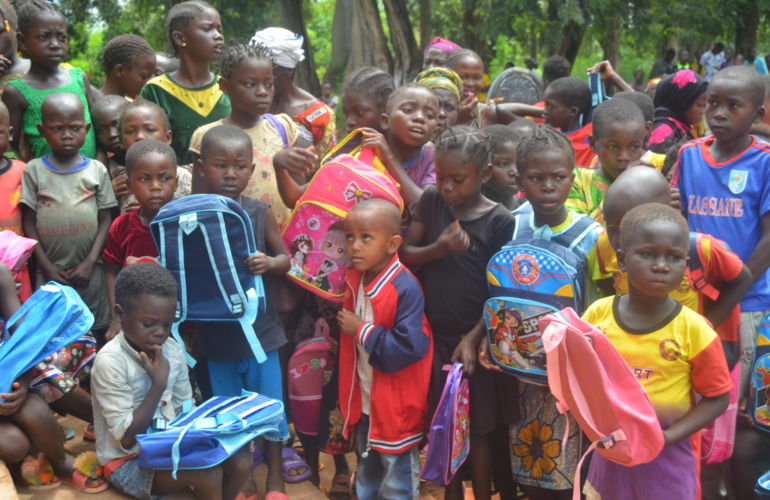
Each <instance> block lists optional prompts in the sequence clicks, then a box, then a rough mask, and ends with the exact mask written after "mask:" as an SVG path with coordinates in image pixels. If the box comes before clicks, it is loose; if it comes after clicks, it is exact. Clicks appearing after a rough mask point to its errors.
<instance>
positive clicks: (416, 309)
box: [337, 199, 433, 500]
mask: <svg viewBox="0 0 770 500" xmlns="http://www.w3.org/2000/svg"><path fill="white" fill-rule="evenodd" d="M400 228H401V213H400V212H399V210H398V208H397V207H396V206H395V205H393V204H392V203H390V202H388V201H385V200H379V199H372V200H368V201H364V202H362V203H359V204H357V205H355V206H354V207H353V208H352V209H351V210H350V212H348V216H347V217H346V219H345V236H346V239H347V243H346V254H347V256H348V257H349V258H350V260H351V262H352V264H353V270H351V271H350V273H349V274H348V275H347V278H346V281H347V284H348V288H347V291H346V293H345V306H344V309H343V310H341V311H340V312H339V313H338V314H337V321H338V323H339V325H340V330H341V331H342V332H343V334H344V335H341V336H340V365H339V388H340V410H341V411H342V414H343V415H346V418H345V426H344V429H343V433H344V434H345V436H346V437H347V436H348V435H349V434H350V433H351V432H352V430H353V429H354V428H356V425H357V428H356V452H357V454H358V457H359V460H358V471H357V473H356V494H357V496H358V498H359V499H360V500H373V499H377V498H417V497H418V496H419V491H418V487H419V483H420V477H419V475H420V465H419V464H420V457H419V445H420V442H421V441H422V438H423V432H424V429H425V427H426V420H425V419H426V417H427V409H428V402H427V399H428V385H429V381H430V371H431V362H432V359H433V335H432V332H431V329H430V325H429V324H428V320H427V318H426V317H425V312H424V309H425V307H424V300H423V295H422V289H421V288H420V284H419V283H418V281H417V279H416V278H415V277H414V276H413V275H412V274H411V273H410V272H409V271H408V270H407V269H406V267H404V266H403V265H402V264H401V261H400V260H399V259H398V255H397V253H396V252H398V249H399V247H400V246H401V243H402V242H403V238H402V237H401V233H400Z"/></svg>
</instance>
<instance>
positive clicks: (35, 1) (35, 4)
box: [8, 0, 66, 35]
mask: <svg viewBox="0 0 770 500" xmlns="http://www.w3.org/2000/svg"><path fill="white" fill-rule="evenodd" d="M18 3H19V2H17V4H18ZM42 12H52V13H54V14H59V15H60V16H62V17H64V11H62V10H61V8H60V7H59V6H58V5H56V4H55V3H51V2H46V1H45V0H26V1H25V2H24V3H22V4H21V5H17V7H16V15H17V22H18V31H19V33H22V34H24V35H26V34H27V31H29V28H30V27H32V23H34V22H35V18H37V16H38V14H40V13H42ZM65 19H66V17H65ZM8 22H11V21H10V20H9V21H8Z"/></svg>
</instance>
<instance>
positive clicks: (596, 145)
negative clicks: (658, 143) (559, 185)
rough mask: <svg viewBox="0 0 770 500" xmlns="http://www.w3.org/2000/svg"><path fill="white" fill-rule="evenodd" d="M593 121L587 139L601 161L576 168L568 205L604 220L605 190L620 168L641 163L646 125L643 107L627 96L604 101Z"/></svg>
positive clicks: (597, 108) (596, 219)
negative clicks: (591, 165)
mask: <svg viewBox="0 0 770 500" xmlns="http://www.w3.org/2000/svg"><path fill="white" fill-rule="evenodd" d="M555 83H558V80H557V82H555ZM551 87H552V86H551ZM551 87H548V88H551ZM592 125H593V131H592V132H591V135H590V136H589V137H588V140H589V142H590V144H591V149H592V150H593V151H594V152H595V153H596V156H597V157H598V158H599V161H598V164H597V166H596V168H595V169H589V168H578V169H577V170H576V171H575V181H574V182H573V184H572V189H570V193H569V198H568V199H567V207H569V208H570V209H571V210H574V211H575V212H577V213H580V214H586V215H588V216H589V217H591V218H592V219H594V220H595V221H597V222H599V223H603V222H604V218H603V215H602V202H603V201H604V193H605V192H606V191H607V188H608V187H609V185H610V184H612V181H614V180H615V178H616V177H617V176H618V175H620V173H621V172H623V171H624V170H625V169H626V168H628V166H629V165H634V164H636V163H638V161H639V159H640V158H641V157H642V153H643V152H644V137H645V135H646V134H647V129H646V128H645V123H644V115H642V111H641V110H640V109H639V107H638V106H637V105H636V104H634V103H633V102H631V101H630V100H628V99H612V100H610V101H605V102H603V103H601V104H600V105H599V106H597V107H596V110H595V111H594V115H593V122H592ZM573 145H574V141H573ZM578 164H579V162H578Z"/></svg>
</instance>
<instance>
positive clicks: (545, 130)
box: [516, 125, 575, 174]
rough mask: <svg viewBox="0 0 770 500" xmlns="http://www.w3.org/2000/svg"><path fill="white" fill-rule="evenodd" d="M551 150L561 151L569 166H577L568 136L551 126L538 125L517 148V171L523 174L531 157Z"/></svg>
mask: <svg viewBox="0 0 770 500" xmlns="http://www.w3.org/2000/svg"><path fill="white" fill-rule="evenodd" d="M551 149H558V150H561V151H562V152H563V153H564V155H565V156H566V158H567V165H575V150H574V149H573V148H572V142H570V140H569V139H567V136H566V135H564V134H562V133H561V132H559V131H558V130H556V129H555V128H553V127H551V126H549V125H538V126H536V127H535V128H534V130H533V132H532V134H530V135H529V136H528V137H525V138H523V139H522V140H521V142H519V145H518V146H516V170H518V172H519V174H521V173H522V172H523V171H524V169H525V168H526V166H527V161H528V160H529V157H530V156H532V155H533V154H535V153H540V152H541V151H548V150H551Z"/></svg>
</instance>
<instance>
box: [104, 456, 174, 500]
mask: <svg viewBox="0 0 770 500" xmlns="http://www.w3.org/2000/svg"><path fill="white" fill-rule="evenodd" d="M154 477H155V471H154V470H152V469H142V468H141V467H139V463H138V462H137V460H136V458H130V459H128V460H126V461H125V462H123V464H121V466H120V467H118V468H117V469H115V470H114V471H113V472H112V474H110V475H109V477H108V478H107V481H109V483H110V484H111V485H112V486H113V487H114V488H115V489H116V490H118V491H120V492H121V493H125V494H126V495H131V496H132V497H134V498H141V499H142V500H160V499H161V498H163V496H164V495H153V494H152V480H153V478H154Z"/></svg>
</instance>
